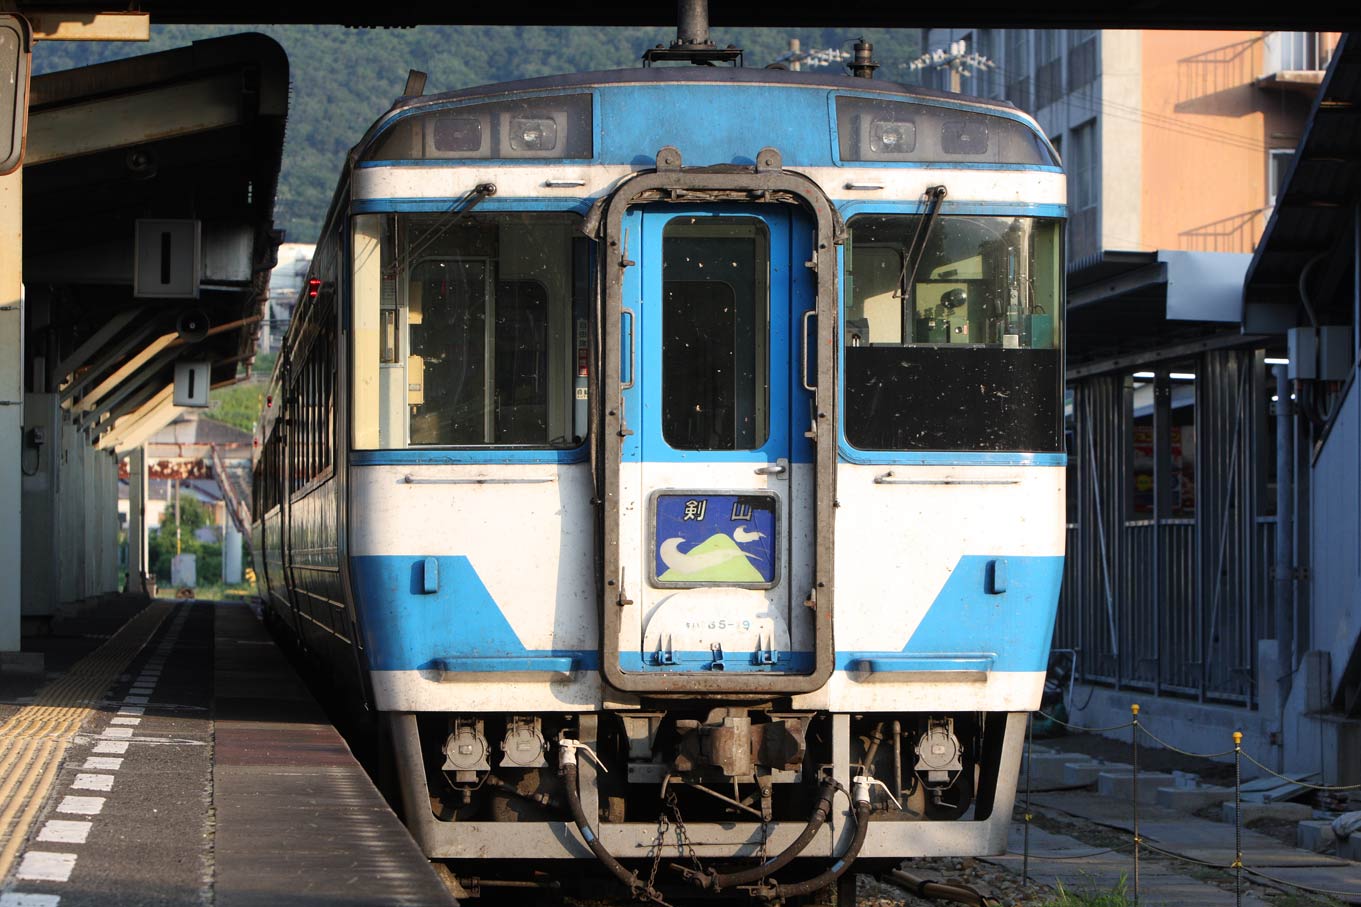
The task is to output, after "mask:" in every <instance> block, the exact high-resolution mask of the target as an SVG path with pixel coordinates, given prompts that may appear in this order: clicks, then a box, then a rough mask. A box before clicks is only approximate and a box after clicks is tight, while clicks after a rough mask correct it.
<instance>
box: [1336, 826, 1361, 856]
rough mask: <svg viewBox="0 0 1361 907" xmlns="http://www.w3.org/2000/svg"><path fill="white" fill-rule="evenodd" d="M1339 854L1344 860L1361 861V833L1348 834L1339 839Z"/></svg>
mask: <svg viewBox="0 0 1361 907" xmlns="http://www.w3.org/2000/svg"><path fill="white" fill-rule="evenodd" d="M1337 855H1338V856H1339V857H1342V858H1343V859H1344V860H1352V861H1354V862H1356V863H1361V833H1358V834H1351V835H1348V836H1347V837H1345V838H1343V839H1341V840H1340V841H1338V842H1337Z"/></svg>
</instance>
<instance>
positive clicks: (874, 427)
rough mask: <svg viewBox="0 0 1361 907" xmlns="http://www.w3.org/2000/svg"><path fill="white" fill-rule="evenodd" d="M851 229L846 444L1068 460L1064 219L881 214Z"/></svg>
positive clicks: (867, 217)
mask: <svg viewBox="0 0 1361 907" xmlns="http://www.w3.org/2000/svg"><path fill="white" fill-rule="evenodd" d="M849 228H850V231H849V232H850V236H849V239H848V242H847V245H846V254H845V262H846V279H845V285H846V295H845V310H844V317H845V329H844V332H843V336H844V337H845V346H846V349H845V357H844V369H845V375H844V384H843V386H844V394H845V396H844V408H843V412H844V422H843V425H844V429H845V434H846V440H847V441H849V442H850V443H851V445H852V446H854V447H857V448H860V449H863V450H942V451H954V450H958V451H970V450H978V451H1008V450H1016V451H1037V452H1046V451H1052V452H1058V451H1061V450H1062V449H1063V446H1062V444H1063V438H1062V406H1061V401H1062V398H1061V393H1062V379H1063V375H1062V370H1061V363H1062V357H1061V353H1060V345H1061V338H1062V325H1061V318H1062V313H1063V270H1062V261H1063V257H1062V243H1061V235H1062V234H1061V225H1060V222H1058V221H1055V220H1044V219H1037V218H1028V217H1010V216H982V215H978V216H974V215H942V216H940V217H937V218H935V220H934V222H932V221H931V220H929V219H927V218H924V217H923V216H920V215H878V214H867V215H859V216H856V217H853V218H852V219H851V221H850V224H849Z"/></svg>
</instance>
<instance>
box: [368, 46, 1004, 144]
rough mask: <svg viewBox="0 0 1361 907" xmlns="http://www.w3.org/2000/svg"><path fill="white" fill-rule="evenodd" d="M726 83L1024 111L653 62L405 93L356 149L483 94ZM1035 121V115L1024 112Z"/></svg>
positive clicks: (834, 79)
mask: <svg viewBox="0 0 1361 907" xmlns="http://www.w3.org/2000/svg"><path fill="white" fill-rule="evenodd" d="M668 83H669V84H692V85H693V84H720V85H733V84H738V85H770V86H780V87H786V88H787V87H797V88H811V89H825V90H839V91H854V92H872V93H876V94H885V95H897V96H899V97H900V98H902V99H903V100H923V101H933V102H937V103H941V102H943V103H948V104H952V105H962V106H966V107H971V108H974V109H977V110H979V111H980V112H983V113H986V112H990V111H991V112H996V113H998V114H1005V115H1010V116H1015V115H1016V114H1017V113H1020V111H1019V109H1018V108H1017V107H1016V106H1015V105H1014V104H1012V103H1011V102H1010V101H995V100H991V99H988V98H977V97H973V96H971V95H960V94H956V93H954V92H948V91H937V90H935V89H930V88H920V87H916V86H908V85H901V84H899V83H897V82H890V81H888V80H884V79H863V78H856V77H854V76H850V75H845V74H840V73H827V72H793V71H791V70H787V69H774V68H764V67H763V68H759V69H758V68H755V67H750V68H749V67H744V66H652V67H637V68H633V69H609V70H600V71H596V72H578V73H566V74H563V75H557V76H542V77H539V78H534V79H520V80H518V81H514V82H494V83H491V84H489V85H477V86H472V87H469V88H460V89H457V90H455V91H446V92H441V93H439V94H430V95H420V96H413V97H400V98H398V99H397V100H396V101H394V102H393V104H392V106H391V107H390V108H388V109H387V110H386V111H384V112H383V114H382V116H380V117H379V118H378V119H377V120H376V121H375V122H374V124H373V125H372V126H370V127H369V129H368V131H367V132H366V133H365V134H364V137H363V138H362V139H361V140H360V141H359V142H358V143H357V144H356V145H355V149H354V150H355V152H359V151H360V150H362V149H363V148H365V147H366V146H367V145H368V144H369V143H370V142H371V141H372V140H373V139H374V138H376V137H377V135H378V134H379V133H380V132H382V131H383V129H384V128H385V127H386V126H387V124H388V123H389V122H391V121H392V120H393V119H394V118H396V117H399V116H401V115H402V114H407V113H410V112H412V111H416V110H420V109H422V108H426V107H438V106H442V105H446V104H450V103H458V102H462V101H473V100H478V99H481V98H492V97H500V96H502V95H507V94H520V93H530V92H542V91H554V90H571V89H583V88H597V87H601V86H607V85H657V84H668ZM1022 116H1023V117H1024V118H1025V119H1027V120H1029V119H1030V117H1029V116H1028V115H1025V114H1023V113H1022Z"/></svg>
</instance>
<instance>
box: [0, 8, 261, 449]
mask: <svg viewBox="0 0 1361 907" xmlns="http://www.w3.org/2000/svg"><path fill="white" fill-rule="evenodd" d="M287 111H288V62H287V59H286V57H285V55H284V52H283V50H282V48H280V47H279V45H278V44H276V43H275V42H274V41H273V40H271V39H269V38H266V37H264V36H262V35H239V36H233V37H228V38H219V39H214V40H210V41H201V42H197V43H195V44H193V45H192V46H190V47H185V48H180V49H177V50H171V51H167V52H164V53H157V54H149V55H144V56H139V57H131V58H128V59H124V60H118V61H115V62H111V63H104V64H100V65H97V66H88V67H84V68H82V69H75V70H68V71H65V72H57V73H52V74H51V75H45V76H39V77H37V78H34V79H33V83H32V91H31V106H30V111H29V129H28V152H27V156H26V160H25V165H24V177H23V191H24V284H25V288H26V297H27V300H26V303H25V308H26V311H27V313H28V322H29V325H28V328H29V330H28V336H29V343H30V344H31V352H32V353H33V356H34V357H35V359H34V365H33V368H34V370H35V375H34V381H33V390H34V391H35V392H46V393H59V394H60V398H61V407H62V408H63V409H64V410H65V411H66V413H67V415H68V417H69V418H70V419H72V420H73V421H75V422H76V423H77V424H79V425H80V427H82V428H84V429H86V430H87V431H88V432H89V436H90V438H91V439H92V440H93V441H95V443H96V444H97V445H98V446H100V447H101V448H104V449H106V450H117V451H124V450H129V449H131V448H133V447H136V446H138V445H139V444H140V443H141V442H142V441H143V440H145V439H146V438H147V437H149V436H150V435H151V434H152V433H154V432H155V431H156V430H157V429H159V428H160V427H161V426H162V425H164V424H166V423H167V422H168V421H169V420H170V419H172V418H173V417H174V415H175V414H176V412H177V411H178V409H177V406H176V403H175V400H174V398H173V381H174V377H175V371H176V366H177V365H180V366H181V367H183V365H184V364H187V363H201V364H202V365H201V366H200V367H201V368H206V371H202V372H199V374H200V376H201V377H200V382H203V381H204V380H206V383H208V384H210V385H214V386H216V385H222V384H224V383H229V382H232V381H235V380H236V379H237V378H238V376H239V375H240V374H242V371H243V368H244V364H245V363H246V362H247V361H249V360H250V359H251V358H252V357H253V355H254V350H255V337H256V335H257V333H258V331H259V324H258V322H259V320H260V318H261V317H262V314H261V313H262V311H263V305H264V300H265V294H266V293H267V289H268V280H269V272H270V268H271V267H272V266H273V264H274V254H275V249H276V248H277V246H278V242H279V239H280V237H279V234H278V233H277V232H276V231H275V230H274V228H273V211H274V197H275V189H276V185H277V183H278V177H279V166H280V159H281V154H282V149H283V133H284V121H285V117H286V115H287ZM43 385H45V387H43Z"/></svg>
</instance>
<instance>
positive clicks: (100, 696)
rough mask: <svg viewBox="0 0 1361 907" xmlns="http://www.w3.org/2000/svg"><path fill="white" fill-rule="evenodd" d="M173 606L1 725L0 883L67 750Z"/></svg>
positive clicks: (161, 608)
mask: <svg viewBox="0 0 1361 907" xmlns="http://www.w3.org/2000/svg"><path fill="white" fill-rule="evenodd" d="M174 607H175V605H174V603H173V602H153V603H152V604H150V605H148V606H147V607H146V608H144V609H143V610H142V611H140V612H139V613H138V614H137V615H136V616H134V617H133V618H132V619H131V620H129V621H128V622H127V623H126V624H124V625H123V626H122V628H120V629H119V630H118V632H117V633H115V634H114V635H113V636H112V637H111V638H110V639H109V641H108V642H106V643H104V645H102V646H100V647H99V648H98V649H96V650H95V651H93V652H91V653H90V654H89V655H87V656H85V658H83V659H81V660H80V661H79V662H77V663H76V665H75V666H74V667H72V668H71V670H70V671H68V672H67V673H66V674H65V675H64V676H62V677H61V679H59V680H56V681H53V682H52V683H50V684H48V685H47V686H45V687H43V689H42V690H40V691H39V692H38V695H37V696H36V697H35V698H34V701H33V704H32V705H28V706H25V707H24V708H22V709H20V710H19V711H18V712H16V713H15V714H14V715H12V716H10V718H9V720H8V721H6V722H5V723H4V724H3V725H0V882H3V881H4V879H6V878H7V877H8V876H9V873H10V870H11V869H12V868H13V866H14V861H15V858H16V857H17V856H18V855H19V852H20V850H21V849H22V848H23V846H24V842H25V841H26V840H27V839H28V832H29V829H30V827H31V826H32V824H33V819H34V818H35V817H36V816H37V815H38V812H39V810H40V809H41V808H42V805H43V801H44V800H45V799H46V797H47V793H48V791H49V790H50V789H51V787H52V783H53V781H54V780H55V779H56V777H57V772H58V770H59V769H60V768H61V762H62V759H63V757H64V756H65V755H66V748H67V747H68V746H69V745H70V744H71V741H72V740H74V739H75V736H76V734H78V733H79V732H80V729H81V727H82V726H83V725H84V724H85V721H86V719H87V718H89V717H90V716H91V715H93V714H94V713H95V712H96V711H97V710H98V707H99V706H100V705H101V704H102V703H103V701H104V696H105V694H106V693H107V691H108V689H109V687H110V686H111V685H112V684H113V683H114V681H115V680H117V679H118V676H119V675H120V674H122V673H124V672H125V671H126V670H127V667H128V665H129V664H130V663H131V662H132V660H133V658H135V657H136V656H137V653H138V652H140V651H141V650H142V648H143V647H144V646H145V645H146V644H147V642H148V641H149V640H150V639H151V637H152V636H154V635H155V633H156V631H157V630H158V629H159V628H160V626H161V624H162V623H163V622H164V621H165V618H166V616H167V615H169V614H170V612H171V611H172V610H173V609H174Z"/></svg>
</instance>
